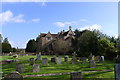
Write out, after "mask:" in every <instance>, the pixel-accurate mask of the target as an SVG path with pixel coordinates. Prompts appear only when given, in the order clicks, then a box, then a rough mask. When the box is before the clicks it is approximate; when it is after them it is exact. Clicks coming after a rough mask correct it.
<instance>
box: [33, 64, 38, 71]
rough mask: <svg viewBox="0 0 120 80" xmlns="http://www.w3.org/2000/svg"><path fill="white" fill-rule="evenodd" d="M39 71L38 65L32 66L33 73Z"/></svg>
mask: <svg viewBox="0 0 120 80" xmlns="http://www.w3.org/2000/svg"><path fill="white" fill-rule="evenodd" d="M39 71H40V65H39V64H34V65H33V72H39Z"/></svg>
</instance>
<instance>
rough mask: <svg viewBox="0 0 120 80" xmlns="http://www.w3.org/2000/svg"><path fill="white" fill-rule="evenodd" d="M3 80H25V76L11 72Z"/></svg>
mask: <svg viewBox="0 0 120 80" xmlns="http://www.w3.org/2000/svg"><path fill="white" fill-rule="evenodd" d="M3 80H23V76H22V75H21V74H20V73H19V72H11V73H9V74H7V75H6V76H5V77H4V79H3Z"/></svg>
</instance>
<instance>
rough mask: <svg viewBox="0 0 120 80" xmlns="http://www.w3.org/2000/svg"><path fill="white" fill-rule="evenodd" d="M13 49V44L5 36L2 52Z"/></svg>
mask: <svg viewBox="0 0 120 80" xmlns="http://www.w3.org/2000/svg"><path fill="white" fill-rule="evenodd" d="M11 51H12V47H11V44H10V43H9V41H8V38H5V39H4V40H3V43H2V52H4V53H9V52H11Z"/></svg>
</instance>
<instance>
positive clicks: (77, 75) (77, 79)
mask: <svg viewBox="0 0 120 80" xmlns="http://www.w3.org/2000/svg"><path fill="white" fill-rule="evenodd" d="M70 80H82V72H71V73H70Z"/></svg>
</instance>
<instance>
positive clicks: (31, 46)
mask: <svg viewBox="0 0 120 80" xmlns="http://www.w3.org/2000/svg"><path fill="white" fill-rule="evenodd" d="M25 51H26V52H36V41H35V40H34V39H33V40H29V41H28V43H27V46H26V49H25Z"/></svg>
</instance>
